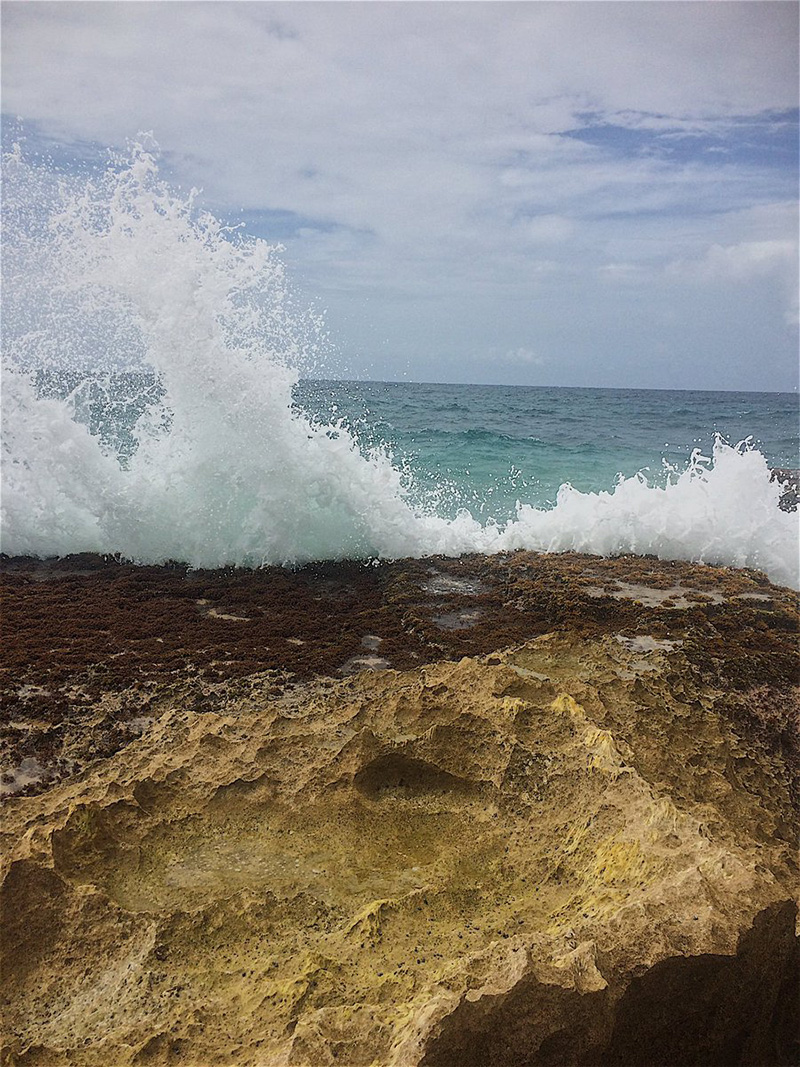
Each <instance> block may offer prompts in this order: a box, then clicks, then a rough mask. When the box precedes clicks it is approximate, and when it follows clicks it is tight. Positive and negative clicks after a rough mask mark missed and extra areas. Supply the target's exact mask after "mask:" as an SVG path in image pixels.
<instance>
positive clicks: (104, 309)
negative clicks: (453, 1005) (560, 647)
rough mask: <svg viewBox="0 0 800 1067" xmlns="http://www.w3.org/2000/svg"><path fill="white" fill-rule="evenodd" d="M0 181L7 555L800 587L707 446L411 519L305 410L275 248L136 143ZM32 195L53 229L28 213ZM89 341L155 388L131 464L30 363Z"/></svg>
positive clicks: (734, 450) (305, 337)
mask: <svg viewBox="0 0 800 1067" xmlns="http://www.w3.org/2000/svg"><path fill="white" fill-rule="evenodd" d="M4 167H5V168H6V169H7V170H8V173H9V175H10V191H7V196H6V204H5V210H6V212H7V219H6V228H5V234H6V236H5V248H4V253H5V254H4V270H5V271H6V279H7V281H6V285H5V286H4V290H5V292H4V300H5V301H6V302H7V306H8V307H9V308H10V309H11V317H10V325H9V324H8V323H7V329H6V334H7V337H8V348H9V351H8V352H7V354H6V355H5V356H4V360H5V362H4V368H3V379H4V380H3V385H4V388H3V398H2V403H3V445H2V448H3V453H2V455H3V483H4V485H3V489H4V491H3V501H2V548H3V551H5V552H7V553H10V554H18V555H36V556H52V555H65V554H68V553H72V552H89V551H92V552H102V553H119V554H121V555H122V556H124V557H126V558H129V559H132V560H135V561H139V562H142V563H159V562H164V561H166V560H171V559H173V560H180V561H183V562H186V563H189V564H190V565H193V566H196V567H218V566H226V565H231V564H236V565H240V566H259V565H262V564H267V563H300V562H304V561H308V560H319V559H332V558H345V557H352V558H361V559H366V558H370V557H384V558H398V557H401V556H423V555H430V554H437V553H443V554H447V555H460V554H463V553H467V552H484V553H494V552H499V551H508V550H511V549H515V548H526V549H535V550H538V551H546V552H553V551H566V550H573V551H580V552H590V553H599V554H602V555H612V554H617V553H622V552H635V553H643V554H647V553H652V554H655V555H657V556H660V557H661V558H665V559H691V560H699V561H704V562H707V563H715V564H725V565H730V566H735V567H755V568H759V569H762V570H764V571H765V572H766V573H767V574H768V575H769V576H770V578H771V579H772V580H773V581H775V582H779V583H782V584H789V585H794V586H795V587H797V586H798V584H800V582H799V581H798V563H797V535H798V527H797V516H796V515H792V514H787V513H784V512H782V511H780V510H779V508H778V499H779V497H780V492H781V490H780V487H779V485H777V484H776V483H771V482H770V479H769V470H768V466H767V462H766V459H765V458H764V456H763V455H762V454H761V453H760V452H758V450H756V449H754V448H752V447H748V446H744V445H743V446H740V447H733V446H731V445H728V444H726V443H725V442H724V441H722V440H721V439H718V440H717V442H716V444H715V446H714V450H713V455H712V456H711V457H703V456H701V455H699V454H693V455H692V456H691V457H689V458H688V459H687V462H686V465H685V469H684V470H683V471H681V472H674V473H673V474H672V475H670V476H669V477H668V478H667V480H666V484H664V485H654V484H650V483H649V482H648V480H647V479H646V477H645V476H644V475H636V476H634V477H631V478H621V477H620V478H619V479H618V481H617V483H616V484H615V485H614V486H612V487H610V488H609V490H608V491H603V492H591V493H582V492H579V491H578V490H576V489H574V488H572V487H571V486H569V485H563V486H562V487H561V489H560V490H559V491H558V497H557V501H556V504H555V506H554V507H551V508H536V507H533V506H532V505H531V504H529V503H528V504H526V503H525V502H524V501H521V502H520V503H519V505H518V508H517V513H516V517H515V518H514V519H512V520H511V521H509V522H505V523H501V522H496V521H492V520H491V519H488V520H486V521H484V522H479V521H478V520H477V519H476V518H475V517H474V516H473V515H472V514H471V513H470V512H469V511H466V510H462V511H461V512H459V513H458V514H457V515H456V517H455V518H453V519H447V518H444V517H442V516H441V515H439V514H436V511H435V500H434V499H433V498H432V497H429V498H428V499H429V505H428V506H425V504H424V503H422V504H420V503H419V502H418V503H417V504H416V506H415V505H412V502H411V501H412V499H413V500H416V501H418V499H419V494H418V493H412V492H410V488H409V478H408V472H407V471H403V470H401V469H400V468H399V467H398V466H397V465H395V464H394V463H393V462H392V456H391V455H390V453H389V451H388V449H387V448H382V447H378V448H372V449H362V448H360V447H359V445H358V443H357V441H356V439H355V437H354V436H353V435H352V433H351V432H350V431H349V430H348V429H347V427H346V426H345V425H344V424H342V423H335V424H331V423H324V422H319V421H315V420H313V419H312V418H310V417H309V416H307V415H305V414H304V413H303V412H302V411H300V410H299V409H298V408H297V406H296V404H295V401H294V396H293V390H294V388H295V386H296V383H297V380H298V376H299V373H300V370H301V369H302V368H303V366H304V361H307V360H308V359H309V358H311V357H313V351H314V344H315V342H314V335H313V330H311V331H310V332H309V326H308V320H307V319H304V318H303V317H302V316H300V317H299V318H298V314H297V312H296V307H295V304H294V302H293V301H292V299H291V294H290V292H289V289H288V286H287V283H286V279H285V276H284V271H283V266H282V264H281V262H280V260H279V259H278V258H277V257H276V254H275V251H274V250H273V249H271V248H270V247H269V246H268V245H266V244H265V243H264V242H263V241H259V240H248V239H244V238H242V237H239V236H236V235H231V234H230V233H229V232H228V231H226V229H225V228H224V227H223V226H221V224H220V223H219V222H218V221H217V220H215V219H213V218H212V217H211V216H209V215H207V214H200V213H198V212H197V210H196V208H195V205H194V203H193V201H192V200H191V198H189V199H181V198H180V197H179V196H177V195H176V194H175V193H173V192H172V191H171V190H170V189H169V188H168V187H167V186H166V184H165V183H164V182H163V181H162V180H161V179H160V178H159V175H158V170H157V165H156V162H155V160H154V159H153V157H152V156H151V155H150V154H149V153H148V152H147V151H145V150H144V149H142V148H136V149H134V151H133V153H132V156H131V158H130V160H129V161H128V162H127V164H126V165H125V166H121V165H119V163H117V164H116V165H115V166H114V167H111V168H109V170H108V171H107V172H106V173H105V174H104V175H102V176H100V177H99V178H94V179H92V180H90V181H88V182H85V183H84V184H83V185H82V186H80V187H79V188H75V187H74V186H73V185H71V184H70V183H68V182H62V183H60V184H57V187H54V186H53V184H52V183H49V184H48V183H43V182H42V180H41V176H40V175H39V174H38V173H37V171H36V168H35V167H32V165H31V164H29V163H27V162H26V161H25V160H24V159H23V158H22V156H21V154H20V153H19V152H15V153H14V154H13V156H12V157H11V158H7V159H6V160H5V162H4ZM42 187H46V188H47V190H48V201H47V203H46V204H42V205H40V207H41V211H42V212H46V211H49V218H50V223H49V224H48V225H42V222H41V217H40V216H37V215H36V213H35V212H33V211H32V209H31V205H30V200H31V197H32V196H35V194H36V191H37V189H41V188H42ZM7 188H8V187H7ZM23 208H24V210H23ZM31 219H35V225H31ZM154 264H158V270H155V269H154ZM9 285H10V291H9V290H8V286H9ZM42 308H44V311H45V312H46V311H47V309H48V308H49V309H50V314H49V316H48V314H44V313H43V311H42ZM86 338H90V339H91V342H92V353H101V354H102V353H107V352H108V351H111V352H113V353H116V354H117V356H118V353H119V351H120V339H123V341H124V347H125V350H126V351H135V352H136V353H138V358H139V359H140V363H141V367H142V368H143V369H144V370H145V371H146V372H147V373H148V374H149V375H151V376H152V378H154V379H155V380H157V382H158V396H157V398H155V399H153V400H152V402H150V403H148V404H147V405H146V406H145V408H144V409H143V410H142V412H141V413H140V414H139V415H138V417H137V418H136V421H135V425H134V426H132V427H131V431H130V433H131V435H132V439H133V446H132V447H131V449H130V450H129V455H128V456H127V457H126V460H125V462H124V463H120V462H119V458H118V456H117V455H116V454H115V452H114V449H113V447H110V445H109V442H108V440H107V439H106V440H104V439H103V437H102V435H100V434H98V433H94V434H93V433H91V432H90V428H87V426H86V425H84V424H83V423H82V422H81V420H80V417H79V412H78V411H77V408H76V402H75V398H74V396H73V397H71V398H70V397H67V398H59V397H55V396H47V395H42V390H41V388H38V389H37V386H36V381H35V376H36V373H41V371H42V368H44V369H48V368H50V369H53V368H55V369H61V370H63V369H64V367H65V366H66V367H67V368H70V367H71V368H72V369H73V370H74V371H75V372H76V373H79V372H80V371H81V369H82V368H84V367H85V363H86V360H87V358H88V355H90V354H91V353H87V349H86V347H85V342H86ZM73 342H74V346H73V347H70V346H71V345H73ZM79 342H80V343H79ZM82 346H83V347H82ZM115 346H116V347H115ZM431 432H437V433H441V432H442V431H441V430H438V431H431ZM456 436H459V435H456ZM460 436H462V437H470V438H471V439H473V440H475V439H478V440H480V439H482V438H486V439H489V438H492V439H495V440H496V439H498V436H499V435H498V434H496V433H494V432H492V431H487V430H473V429H469V430H466V431H463V433H462V434H461V435H460ZM528 444H529V445H530V444H533V442H528Z"/></svg>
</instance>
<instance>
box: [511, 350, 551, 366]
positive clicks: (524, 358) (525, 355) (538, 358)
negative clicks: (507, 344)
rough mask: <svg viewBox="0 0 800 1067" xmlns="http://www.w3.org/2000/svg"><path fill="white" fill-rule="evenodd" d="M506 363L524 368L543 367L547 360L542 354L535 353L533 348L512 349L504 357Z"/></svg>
mask: <svg viewBox="0 0 800 1067" xmlns="http://www.w3.org/2000/svg"><path fill="white" fill-rule="evenodd" d="M503 358H504V360H505V362H506V363H512V364H517V365H519V366H523V367H543V366H544V365H545V363H547V359H546V357H545V356H543V355H542V354H541V353H540V352H534V351H533V349H532V348H525V347H520V348H512V349H510V350H509V351H508V352H506V353H505V355H504V357H503Z"/></svg>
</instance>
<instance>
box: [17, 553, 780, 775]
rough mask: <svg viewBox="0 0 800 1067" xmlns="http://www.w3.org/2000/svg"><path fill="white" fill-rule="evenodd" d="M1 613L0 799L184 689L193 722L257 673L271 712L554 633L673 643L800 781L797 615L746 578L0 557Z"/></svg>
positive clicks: (92, 755) (695, 568) (571, 564)
mask: <svg viewBox="0 0 800 1067" xmlns="http://www.w3.org/2000/svg"><path fill="white" fill-rule="evenodd" d="M0 596H2V617H3V633H4V643H3V649H2V657H1V658H0V699H2V702H3V709H4V716H3V718H2V720H0V796H2V795H7V794H13V795H17V794H20V793H22V794H24V795H31V794H33V793H35V792H40V791H41V790H42V789H45V788H48V787H49V786H51V785H52V784H53V783H54V782H56V781H59V780H62V779H65V778H69V777H71V776H73V775H74V774H76V773H78V772H80V771H81V770H83V769H84V768H85V767H88V766H89V765H90V764H91V763H92V761H93V760H96V759H98V758H104V757H108V756H111V755H112V754H113V753H114V752H117V751H119V750H120V749H121V748H123V747H124V746H125V745H127V744H129V743H130V742H131V741H133V740H135V739H136V738H137V737H139V736H140V735H141V734H142V732H143V731H145V730H146V729H147V728H148V727H149V725H150V724H151V723H152V722H153V721H154V720H155V719H157V718H158V717H159V716H160V715H161V714H162V711H163V708H164V707H165V706H166V705H165V698H166V697H168V696H169V694H170V693H171V692H173V691H174V690H176V689H181V690H182V692H183V696H182V699H183V700H184V701H186V702H188V703H190V705H191V706H192V707H194V708H196V709H197V710H198V711H202V710H203V709H204V708H214V707H216V706H217V705H218V703H219V700H220V699H223V696H222V695H221V694H220V693H218V691H219V690H220V687H221V688H222V689H224V687H225V686H226V685H227V683H229V682H230V681H231V680H232V679H236V678H246V677H248V676H250V675H252V674H253V673H255V672H261V673H262V674H263V673H264V672H270V674H269V678H270V686H271V692H272V694H273V695H275V696H278V695H279V694H280V693H282V692H285V691H286V690H287V689H290V688H291V687H293V686H294V685H297V684H304V683H305V682H307V681H308V680H310V679H313V678H315V677H318V676H320V675H323V676H328V677H336V678H340V677H342V676H343V675H349V674H353V673H357V672H359V671H362V670H365V669H367V670H381V669H384V668H386V667H392V668H395V669H398V670H408V669H411V668H414V667H418V666H422V665H423V664H425V663H433V662H436V661H438V660H445V659H460V658H461V657H462V656H479V655H485V654H486V653H489V652H492V651H494V650H495V649H498V648H506V647H509V646H511V645H519V644H522V643H524V642H525V641H529V640H531V639H532V638H534V637H536V636H538V635H541V634H544V633H549V632H552V631H558V632H564V633H579V634H583V635H584V636H587V637H590V636H594V637H600V636H603V635H619V636H621V637H624V638H625V639H626V640H628V639H631V640H639V639H643V640H646V641H651V640H657V641H667V642H672V643H673V644H674V643H675V642H679V643H680V647H681V648H682V649H683V651H684V653H685V655H686V657H687V659H689V660H690V662H691V663H692V665H693V667H695V668H696V669H698V670H699V671H701V672H702V676H703V678H704V680H705V681H706V682H707V684H709V685H711V686H714V687H716V688H719V689H721V690H722V691H724V692H725V693H727V694H728V695H729V697H730V699H729V711H730V714H731V715H732V716H733V717H736V718H738V719H739V721H740V723H741V724H745V723H747V722H749V724H750V727H751V728H752V729H753V730H755V731H760V732H761V734H762V736H763V737H764V738H765V739H766V740H767V741H768V742H769V743H770V744H773V745H775V746H776V747H778V748H781V749H782V750H784V751H785V750H787V747H788V748H792V747H793V748H794V751H795V753H796V766H797V768H798V770H800V751H798V724H797V721H796V719H795V720H792V718H791V717H790V716H786V715H785V714H783V713H782V712H781V711H780V709H782V708H783V707H784V703H785V702H784V701H783V699H782V696H781V694H782V693H784V692H786V691H787V690H790V689H791V688H792V686H794V685H795V684H796V683H797V677H798V660H797V634H798V598H797V594H796V593H794V592H793V591H791V590H789V589H781V588H778V587H776V586H773V585H770V583H769V582H768V581H767V579H766V578H765V577H764V575H763V574H759V573H758V572H756V571H744V570H730V569H723V568H718V567H709V566H704V565H702V564H695V563H685V562H678V561H664V560H657V559H650V558H644V557H638V556H625V557H619V558H616V559H603V558H599V557H595V556H583V555H579V554H577V553H569V552H568V553H563V554H558V555H537V554H536V553H533V552H512V553H508V554H503V555H497V556H475V555H474V556H465V557H462V558H460V559H447V558H432V559H424V560H397V561H394V562H382V563H380V564H376V565H374V566H373V565H369V566H366V565H364V564H360V563H356V562H353V561H349V562H340V563H325V564H315V565H309V566H306V567H302V568H299V569H297V570H288V569H283V568H280V567H267V568H264V569H263V570H259V571H245V570H234V569H226V570H219V571H191V570H189V569H188V568H186V567H185V566H178V565H167V566H163V567H136V566H133V565H132V564H127V563H124V562H121V561H119V560H116V559H113V558H107V557H98V556H72V557H67V558H65V559H60V560H44V561H42V560H31V559H8V558H7V557H3V556H0ZM264 677H265V678H266V674H264ZM266 691H267V690H266V688H265V692H266ZM773 708H778V709H779V713H778V714H777V715H773V714H772V711H771V710H770V709H773ZM765 714H767V715H768V716H769V717H768V719H766V720H765V718H764V715H765Z"/></svg>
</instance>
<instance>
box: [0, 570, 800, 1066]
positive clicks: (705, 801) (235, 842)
mask: <svg viewBox="0 0 800 1067" xmlns="http://www.w3.org/2000/svg"><path fill="white" fill-rule="evenodd" d="M0 582H1V583H2V588H3V605H4V620H5V633H6V641H5V649H4V652H5V655H4V665H3V671H2V687H3V695H4V707H5V714H4V718H3V726H2V733H0V762H2V767H3V780H2V790H3V792H4V794H5V797H4V801H5V803H4V814H3V820H2V845H3V861H2V862H3V867H2V872H3V885H2V921H3V927H4V929H3V937H2V947H3V951H4V955H5V959H4V963H3V975H4V992H3V997H4V1005H3V1019H4V1024H5V1031H6V1035H5V1046H4V1048H5V1051H4V1060H3V1062H4V1064H9V1065H10V1064H25V1065H34V1064H35V1065H42V1067H45V1065H46V1067H51V1065H53V1067H57V1065H62V1064H64V1065H66V1064H70V1065H73V1064H74V1065H78V1064H81V1065H83V1064H86V1065H98V1067H107V1065H109V1064H112V1063H113V1064H114V1065H117V1064H119V1065H123V1064H173V1063H174V1064H184V1065H197V1067H206V1065H211V1064H236V1065H239V1064H241V1065H254V1067H255V1065H257V1067H272V1065H279V1064H298V1065H301V1067H304V1065H308V1067H311V1065H317V1064H345V1065H348V1067H349V1065H352V1067H356V1065H359V1064H364V1065H373V1067H382V1065H384V1064H385V1065H387V1067H389V1065H391V1067H401V1065H417V1064H420V1065H421V1064H425V1065H427V1067H443V1065H452V1067H456V1065H458V1067H461V1065H470V1064H472V1065H475V1067H483V1065H487V1067H488V1065H499V1067H517V1065H522V1064H525V1065H533V1064H542V1065H546V1064H575V1065H585V1067H589V1065H595V1064H596V1065H601V1064H609V1065H611V1064H620V1065H622V1064H625V1065H637V1064H638V1065H641V1067H644V1065H645V1064H648V1065H649V1064H653V1065H655V1064H663V1065H664V1067H667V1065H669V1067H675V1065H676V1064H681V1065H682V1064H687V1065H688V1064H697V1065H700V1064H702V1065H704V1067H709V1065H713V1064H717V1065H723V1064H725V1065H727V1064H730V1065H734V1064H737V1065H738V1064H741V1065H744V1064H752V1065H760V1067H767V1065H773V1064H774V1065H776V1067H777V1065H784V1064H785V1065H786V1067H788V1065H789V1064H792V1063H795V1062H797V1060H798V1052H799V1051H800V1050H799V1049H798V1046H797V1044H796V1037H797V1025H798V1020H797V1017H796V1007H797V999H798V998H797V989H798V985H797V983H798V973H797V966H798V956H797V940H796V936H795V928H796V918H797V906H796V903H797V899H798V891H799V890H800V880H799V879H798V863H797V849H796V842H797V839H798V830H799V829H800V820H799V819H798V800H799V799H800V786H799V785H798V783H800V746H798V644H797V633H798V596H797V594H796V593H794V592H792V591H791V590H787V589H781V588H778V587H775V586H773V585H771V584H770V583H769V582H768V581H767V580H766V579H765V578H764V576H763V575H760V574H758V573H757V572H751V571H735V570H728V569H719V568H713V567H706V566H701V565H695V564H688V563H669V562H662V561H658V560H654V559H646V558H639V557H622V558H618V559H600V558H596V557H585V556H579V555H574V554H567V555H561V556H539V555H535V554H532V553H525V552H519V553H511V554H508V555H505V556H497V557H479V556H474V557H464V558H462V559H443V558H437V559H428V560H403V561H398V562H395V563H381V564H379V565H376V566H362V565H359V564H356V563H352V562H351V563H341V564H325V565H317V566H309V567H305V568H301V569H298V570H295V571H290V570H283V569H280V568H267V569H265V570H263V571H258V572H243V571H236V570H229V571H216V572H197V571H194V572H192V571H188V570H187V569H186V568H184V567H181V566H169V567H134V566H131V565H129V564H125V563H124V562H120V561H117V560H113V559H103V558H99V557H71V558H67V559H64V560H59V561H44V562H43V561H34V560H23V559H3V560H2V561H0Z"/></svg>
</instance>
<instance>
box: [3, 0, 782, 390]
mask: <svg viewBox="0 0 800 1067" xmlns="http://www.w3.org/2000/svg"><path fill="white" fill-rule="evenodd" d="M797 12H798V8H797V5H796V4H794V3H788V2H786V3H784V2H778V3H773V2H770V0H757V2H753V3H750V2H747V0H743V2H739V0H737V2H731V3H728V2H725V0H722V2H716V3H710V2H706V0H697V2H683V0H666V2H658V0H653V2H650V0H641V2H639V0H632V2H620V3H617V2H604V0H592V2H587V3H583V2H563V3H549V2H537V0H533V2H529V3H514V2H490V3H481V2H478V3H458V2H453V3H449V2H447V3H436V2H422V3H412V2H408V0H403V2H387V3H383V2H375V0H367V2H363V3H347V2H337V0H333V2H325V3H318V2H314V0H310V2H301V0H296V2H291V3H265V2H253V3H237V2H230V3H227V2H226V3H217V2H213V0H211V2H205V3H194V2H192V0H188V2H169V0H164V2H159V3H129V2H126V0H114V2H108V3H107V2H104V0H100V2H91V3H88V2H87V3H82V2H80V3H79V2H71V0H62V2H58V3H49V2H36V3H21V2H19V0H10V2H6V3H5V4H4V5H3V93H2V105H3V111H4V114H5V115H6V116H7V117H8V118H11V117H16V116H21V117H22V118H23V119H24V120H25V123H26V129H27V131H28V135H29V137H30V138H31V139H32V140H33V141H36V142H40V143H45V144H48V145H55V146H57V147H58V152H59V153H60V155H61V158H62V159H71V160H77V161H79V160H80V159H82V158H88V159H93V158H95V156H96V155H97V153H98V152H100V153H101V154H102V151H103V150H104V148H105V146H120V145H123V144H124V143H125V140H126V139H127V138H131V137H135V136H136V134H137V132H138V131H140V130H148V131H152V132H153V134H154V136H155V138H156V139H157V141H158V142H159V144H160V145H161V149H162V152H163V159H164V166H165V169H166V171H167V172H168V173H169V174H170V175H171V176H172V177H173V178H174V180H175V181H176V182H177V183H179V184H181V185H182V186H185V187H190V186H198V187H200V188H201V189H202V199H203V202H204V203H205V205H206V206H208V207H209V208H210V209H211V210H213V211H214V212H215V213H217V214H219V215H220V216H222V217H224V218H225V219H231V220H236V221H242V222H243V223H244V224H245V226H246V228H247V230H248V231H249V232H252V233H254V234H256V235H258V236H261V237H265V238H267V239H268V240H271V241H278V242H280V243H282V244H283V245H284V246H285V253H284V257H285V259H286V261H287V263H288V266H289V270H290V274H291V276H292V277H293V278H294V280H295V282H296V285H297V287H298V288H299V289H300V290H301V291H302V293H304V294H305V295H306V296H307V298H308V299H309V300H311V301H313V302H314V303H315V304H316V305H317V306H318V307H320V308H324V309H325V310H326V317H327V323H328V328H329V330H330V333H331V336H332V338H333V340H334V342H335V345H336V348H337V351H338V359H339V367H340V370H341V372H342V373H344V374H347V375H350V376H354V377H357V376H360V377H371V378H386V379H404V378H408V379H412V380H414V379H415V380H428V381H466V382H509V383H515V382H517V383H520V384H543V385H597V386H603V385H607V386H632V387H643V388H647V387H655V388H659V387H664V388H681V387H685V388H711V389H713V388H727V389H732V388H739V389H765V390H770V389H787V390H789V389H793V388H795V386H796V383H797V345H798V334H797V320H798V309H797V237H798V230H797V193H798V188H797V185H798V147H797V145H798V140H797V139H798V112H797V103H798V101H797V85H798V56H797Z"/></svg>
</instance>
